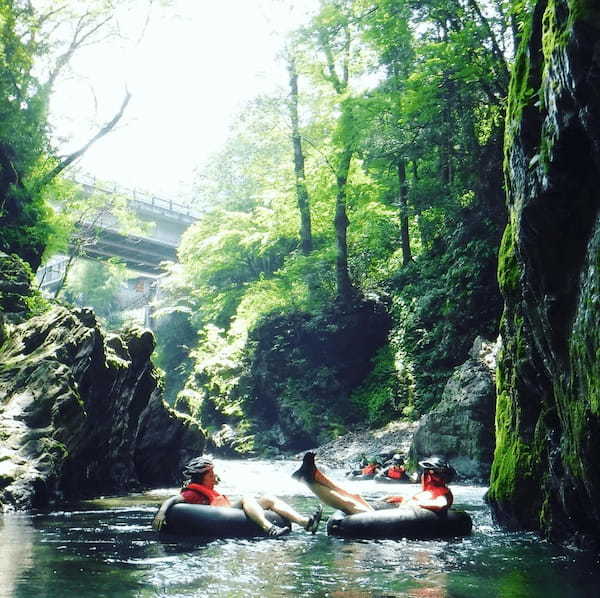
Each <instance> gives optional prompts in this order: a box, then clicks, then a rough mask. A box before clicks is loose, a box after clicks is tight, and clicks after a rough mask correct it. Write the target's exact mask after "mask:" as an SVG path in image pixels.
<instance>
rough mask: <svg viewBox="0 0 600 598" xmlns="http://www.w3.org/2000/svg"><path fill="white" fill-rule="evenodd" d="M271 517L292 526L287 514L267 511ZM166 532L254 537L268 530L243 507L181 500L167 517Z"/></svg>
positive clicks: (283, 525)
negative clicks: (257, 523) (216, 505)
mask: <svg viewBox="0 0 600 598" xmlns="http://www.w3.org/2000/svg"><path fill="white" fill-rule="evenodd" d="M265 515H266V517H267V519H268V520H269V521H270V522H271V523H274V524H275V525H278V526H280V527H291V523H290V522H289V521H288V520H287V519H284V518H283V517H281V516H279V515H277V513H273V511H265ZM161 531H162V532H165V533H167V534H177V535H184V536H202V537H205V538H254V537H256V536H266V535H267V534H266V533H265V532H264V531H263V530H262V529H261V528H260V527H259V526H258V525H256V523H254V521H252V520H250V519H248V517H246V514H245V513H244V511H242V509H232V508H230V507H209V506H207V505H192V504H187V503H177V504H175V505H173V506H172V507H171V508H170V509H169V510H168V511H167V521H166V524H165V526H164V527H163V529H162V530H161Z"/></svg>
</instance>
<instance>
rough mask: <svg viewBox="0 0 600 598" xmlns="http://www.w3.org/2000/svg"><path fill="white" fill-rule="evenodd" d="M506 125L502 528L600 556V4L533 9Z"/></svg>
mask: <svg viewBox="0 0 600 598" xmlns="http://www.w3.org/2000/svg"><path fill="white" fill-rule="evenodd" d="M514 73H515V75H514V77H513V80H512V82H511V88H510V96H509V105H508V111H507V121H506V142H507V143H506V159H505V170H506V173H505V174H506V183H507V203H508V206H509V211H510V223H509V226H508V227H507V229H506V231H505V233H504V238H503V242H502V246H501V249H500V253H499V268H498V279H499V281H500V286H501V291H502V294H503V296H504V300H505V310H504V316H503V319H502V323H501V336H502V343H503V349H502V353H501V356H500V359H499V364H498V399H497V407H496V424H497V425H496V427H497V438H496V452H495V455H494V464H493V467H492V475H491V481H490V490H489V494H488V498H489V500H490V504H491V505H492V508H493V512H494V514H495V517H496V519H497V520H498V521H499V522H500V523H502V524H503V525H506V526H507V527H509V528H512V529H530V530H536V531H539V532H541V533H542V534H543V535H545V536H546V537H549V538H551V539H553V540H557V541H564V542H571V541H572V542H574V543H576V544H578V545H582V546H593V547H595V548H596V549H598V548H600V461H599V459H598V455H599V454H600V409H599V396H600V392H599V391H600V332H599V331H600V329H599V326H598V321H599V319H600V301H599V297H600V295H599V293H600V273H599V269H598V255H600V194H599V193H598V186H599V183H600V4H599V3H598V2H590V1H589V0H552V2H550V1H549V0H538V1H537V2H535V3H533V6H532V11H531V13H530V17H529V18H528V22H526V23H525V27H524V29H523V40H522V43H521V45H520V47H519V51H518V54H517V57H516V61H515V67H514Z"/></svg>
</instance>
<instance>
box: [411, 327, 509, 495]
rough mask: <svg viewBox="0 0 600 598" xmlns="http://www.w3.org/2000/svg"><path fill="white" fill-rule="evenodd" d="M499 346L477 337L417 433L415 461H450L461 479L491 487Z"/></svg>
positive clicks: (415, 436) (413, 446)
mask: <svg viewBox="0 0 600 598" xmlns="http://www.w3.org/2000/svg"><path fill="white" fill-rule="evenodd" d="M496 353H497V345H496V344H494V343H491V342H488V341H485V340H483V339H481V338H479V337H478V338H477V339H476V340H475V342H474V344H473V348H472V349H471V351H470V354H469V359H468V360H467V361H466V362H465V363H464V364H463V365H462V366H460V367H459V368H457V369H456V370H455V371H454V373H453V375H452V376H451V377H450V379H449V380H448V382H447V384H446V387H445V388H444V393H443V396H442V400H441V401H440V403H439V404H438V405H437V406H436V407H435V408H434V409H433V410H432V411H430V412H429V413H428V414H426V415H424V416H423V417H422V418H421V419H420V421H419V425H418V428H417V430H416V431H415V435H414V439H413V443H412V446H411V448H410V458H411V460H412V461H414V462H417V461H420V460H422V459H423V458H425V457H428V456H431V455H439V456H443V457H445V458H446V459H447V460H448V461H449V462H450V463H451V464H452V466H453V467H454V468H455V469H456V471H457V473H458V476H459V479H462V480H469V481H472V482H476V483H484V484H485V483H487V482H488V480H489V474H490V469H491V464H492V458H493V455H494V443H495V435H494V413H495V404H496V386H495V382H494V369H495V366H496Z"/></svg>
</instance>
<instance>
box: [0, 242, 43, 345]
mask: <svg viewBox="0 0 600 598" xmlns="http://www.w3.org/2000/svg"><path fill="white" fill-rule="evenodd" d="M32 280H33V274H32V272H31V268H30V267H29V264H27V263H26V262H24V261H23V260H22V259H21V258H19V257H18V256H16V255H8V254H6V253H3V252H2V251H0V315H2V314H4V316H2V320H0V327H1V326H2V323H1V322H2V321H3V320H4V319H8V320H10V321H16V322H18V321H22V320H24V319H25V318H27V317H28V316H30V315H31V314H32V313H38V312H41V311H44V310H45V309H46V308H47V307H48V306H47V304H46V302H45V301H44V299H43V298H42V296H41V294H40V293H39V291H37V290H35V289H33V288H32V286H31V282H32ZM1 340H2V331H1V330H0V345H1V344H2V343H1Z"/></svg>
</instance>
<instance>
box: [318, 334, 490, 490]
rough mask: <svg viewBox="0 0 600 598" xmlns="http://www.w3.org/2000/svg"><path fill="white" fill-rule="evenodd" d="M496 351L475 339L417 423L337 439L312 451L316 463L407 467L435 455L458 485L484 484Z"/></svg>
mask: <svg viewBox="0 0 600 598" xmlns="http://www.w3.org/2000/svg"><path fill="white" fill-rule="evenodd" d="M498 348H499V347H498V344H497V343H492V342H489V341H485V340H484V339H482V338H477V339H476V340H475V342H474V343H473V347H472V349H471V351H470V354H469V359H468V360H467V361H466V362H465V363H464V364H462V365H461V366H460V367H458V368H456V370H455V371H454V373H453V374H452V376H451V377H450V379H449V380H448V382H447V384H446V387H445V389H444V393H443V397H442V400H441V402H440V403H439V405H438V406H437V407H436V408H435V409H433V410H432V411H431V412H429V413H427V414H426V415H424V416H423V417H421V419H420V420H419V421H418V422H407V421H405V422H392V423H390V424H388V425H387V426H385V427H384V428H380V429H378V430H367V429H364V430H358V431H353V432H350V433H348V434H345V435H343V436H340V437H339V438H336V439H335V440H332V441H331V442H328V443H327V444H324V445H322V446H320V447H319V448H318V449H315V450H316V452H317V455H318V460H319V462H320V463H322V464H323V465H327V466H329V467H336V468H348V469H350V468H352V467H355V466H356V464H357V463H358V462H359V461H360V459H361V457H362V456H363V455H366V456H369V455H379V454H382V453H402V454H404V455H406V456H408V459H409V461H411V462H412V463H416V462H417V461H419V460H420V459H423V458H425V457H428V456H431V455H438V456H441V457H444V458H445V459H446V460H447V461H448V462H449V463H450V464H452V466H453V467H454V468H455V469H456V471H457V474H458V475H457V479H458V480H460V481H464V482H474V483H478V484H487V482H488V479H489V473H490V468H491V463H492V459H493V452H494V413H495V401H496V388H495V382H494V370H495V366H496V355H497V352H498Z"/></svg>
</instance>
